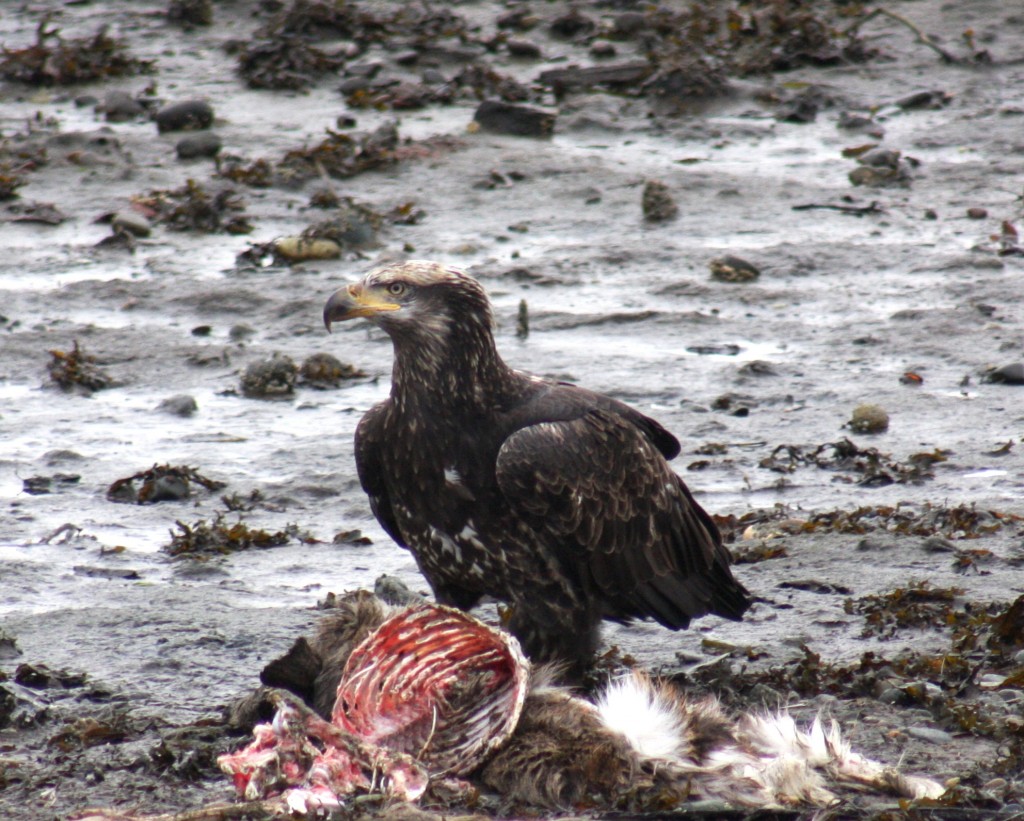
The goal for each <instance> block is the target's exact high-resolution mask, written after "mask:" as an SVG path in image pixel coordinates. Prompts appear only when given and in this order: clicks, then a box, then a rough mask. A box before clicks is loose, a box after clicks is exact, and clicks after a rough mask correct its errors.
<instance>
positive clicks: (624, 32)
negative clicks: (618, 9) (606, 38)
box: [611, 11, 649, 40]
mask: <svg viewBox="0 0 1024 821" xmlns="http://www.w3.org/2000/svg"><path fill="white" fill-rule="evenodd" d="M648 25H649V23H648V20H647V16H646V15H645V14H644V13H643V12H642V11H624V12H622V14H617V15H615V18H614V19H613V20H612V32H611V33H612V35H613V36H615V37H617V38H618V39H620V40H628V39H629V38H630V37H633V36H635V35H637V34H639V33H640V32H641V31H643V30H644V29H645V28H647V27H648Z"/></svg>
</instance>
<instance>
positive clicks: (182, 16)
mask: <svg viewBox="0 0 1024 821" xmlns="http://www.w3.org/2000/svg"><path fill="white" fill-rule="evenodd" d="M167 19H168V20H173V21H174V22H176V23H181V24H183V25H189V26H208V25H210V24H211V23H213V0H171V2H170V5H168V6H167Z"/></svg>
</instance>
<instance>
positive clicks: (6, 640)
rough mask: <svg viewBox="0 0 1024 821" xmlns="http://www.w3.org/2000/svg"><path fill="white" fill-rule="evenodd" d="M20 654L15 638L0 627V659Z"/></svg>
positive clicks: (15, 656)
mask: <svg viewBox="0 0 1024 821" xmlns="http://www.w3.org/2000/svg"><path fill="white" fill-rule="evenodd" d="M20 655H21V650H19V649H18V642H17V639H15V637H14V636H12V635H11V634H10V633H8V632H7V631H6V630H4V629H3V628H2V627H0V660H10V659H13V658H17V657H18V656H20ZM0 726H2V724H0Z"/></svg>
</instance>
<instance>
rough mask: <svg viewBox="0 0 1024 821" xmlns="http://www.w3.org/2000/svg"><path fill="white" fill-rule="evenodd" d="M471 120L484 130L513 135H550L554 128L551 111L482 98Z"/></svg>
mask: <svg viewBox="0 0 1024 821" xmlns="http://www.w3.org/2000/svg"><path fill="white" fill-rule="evenodd" d="M473 121H474V122H476V123H477V124H478V125H479V126H480V128H482V129H483V130H485V131H491V132H493V133H495V134H510V135H512V136H514V137H550V136H551V133H552V132H553V131H554V130H555V115H554V114H553V113H552V112H550V111H545V110H543V109H540V108H534V107H533V106H528V105H519V104H518V103H506V102H503V101H502V100H484V101H483V102H482V103H480V105H479V106H477V109H476V113H474V114H473Z"/></svg>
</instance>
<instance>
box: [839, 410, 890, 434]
mask: <svg viewBox="0 0 1024 821" xmlns="http://www.w3.org/2000/svg"><path fill="white" fill-rule="evenodd" d="M846 424H847V425H848V426H849V428H850V430H853V431H855V432H856V433H881V432H882V431H884V430H888V428H889V414H888V413H886V412H885V409H884V408H882V407H881V406H880V405H858V406H857V407H856V408H854V409H853V415H852V416H851V417H850V421H849V422H847V423H846Z"/></svg>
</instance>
